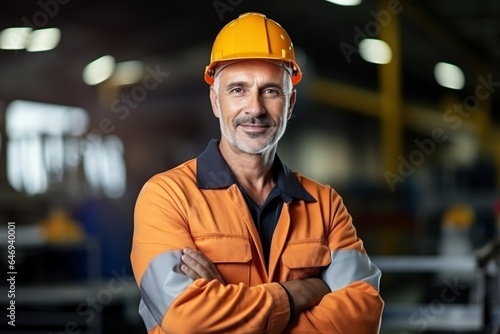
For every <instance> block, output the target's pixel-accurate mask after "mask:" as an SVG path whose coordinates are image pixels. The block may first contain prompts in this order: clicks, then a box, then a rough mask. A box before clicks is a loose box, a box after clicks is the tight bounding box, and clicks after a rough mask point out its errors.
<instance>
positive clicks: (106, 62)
mask: <svg viewBox="0 0 500 334" xmlns="http://www.w3.org/2000/svg"><path fill="white" fill-rule="evenodd" d="M114 70H115V58H113V57H112V56H102V57H101V58H99V59H96V60H94V61H93V62H91V63H89V64H88V65H87V66H85V68H84V69H83V74H82V77H83V81H84V82H85V83H86V84H87V85H91V86H93V85H97V84H99V83H101V82H103V81H105V80H106V79H108V78H109V77H110V76H111V75H112V74H113V71H114Z"/></svg>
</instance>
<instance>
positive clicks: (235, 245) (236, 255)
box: [193, 234, 252, 263]
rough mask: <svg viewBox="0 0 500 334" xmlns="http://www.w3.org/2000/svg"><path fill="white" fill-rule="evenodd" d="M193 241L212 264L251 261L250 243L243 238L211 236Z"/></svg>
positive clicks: (199, 237) (200, 237)
mask: <svg viewBox="0 0 500 334" xmlns="http://www.w3.org/2000/svg"><path fill="white" fill-rule="evenodd" d="M193 239H194V242H195V244H196V246H197V247H198V249H199V250H200V251H201V252H202V253H203V254H205V255H206V256H207V257H208V258H209V259H210V260H212V262H214V263H224V262H231V263H247V262H248V261H250V260H251V259H252V252H251V250H250V243H249V241H248V239H247V238H246V237H245V236H239V235H236V236H232V235H217V234H215V235H214V234H211V235H204V236H196V237H194V238H193Z"/></svg>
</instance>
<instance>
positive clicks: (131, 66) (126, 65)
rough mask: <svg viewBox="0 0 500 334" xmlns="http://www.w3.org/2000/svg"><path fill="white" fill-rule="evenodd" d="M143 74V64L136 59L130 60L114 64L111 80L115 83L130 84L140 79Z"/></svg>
mask: <svg viewBox="0 0 500 334" xmlns="http://www.w3.org/2000/svg"><path fill="white" fill-rule="evenodd" d="M143 74H144V64H143V63H142V62H140V61H138V60H130V61H125V62H123V63H118V64H116V69H115V72H114V73H113V79H112V80H113V82H114V83H115V84H116V85H130V84H133V83H136V82H138V81H139V80H141V78H142V76H143Z"/></svg>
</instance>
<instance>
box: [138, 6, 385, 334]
mask: <svg viewBox="0 0 500 334" xmlns="http://www.w3.org/2000/svg"><path fill="white" fill-rule="evenodd" d="M301 76H302V74H301V72H300V68H299V66H298V65H297V63H296V61H295V54H294V49H293V45H292V43H291V40H290V38H289V36H288V34H287V33H286V31H285V30H284V29H283V28H282V27H281V26H280V25H279V24H278V23H276V22H275V21H273V20H270V19H268V18H266V17H265V16H264V15H262V14H259V13H247V14H243V15H240V16H239V17H238V18H237V19H235V20H234V21H232V22H230V23H229V24H227V25H226V26H225V27H224V28H223V29H222V30H221V31H220V32H219V34H218V36H217V38H216V40H215V42H214V45H213V49H212V57H211V62H210V64H209V65H208V66H207V68H206V72H205V80H206V82H207V83H208V84H209V85H210V101H211V104H212V109H213V112H214V114H215V116H216V117H217V118H218V119H219V121H220V128H221V134H222V135H221V138H220V140H212V141H211V142H210V143H209V145H208V147H207V149H206V150H205V151H204V152H203V153H202V154H201V155H200V156H198V157H197V158H196V159H193V160H190V161H187V162H185V163H183V164H181V165H179V166H177V167H175V168H173V169H171V170H169V171H166V172H163V173H160V174H157V175H155V176H153V177H152V178H151V179H150V180H149V181H148V182H147V183H146V184H145V185H144V187H143V189H142V190H141V193H140V195H139V197H138V199H137V204H136V209H135V210H136V211H135V227H134V237H133V248H132V254H131V260H132V265H133V269H134V275H135V278H136V280H137V283H138V285H139V287H140V290H141V296H142V300H141V304H140V310H139V312H140V314H141V316H142V318H143V319H144V322H145V325H146V327H147V329H148V332H149V333H328V334H332V333H355V334H362V333H377V332H378V331H379V327H380V319H381V313H382V309H383V301H382V299H381V298H380V295H379V292H378V289H379V280H380V275H381V273H380V271H379V269H378V268H377V267H375V266H374V265H373V264H372V263H371V262H370V260H369V258H368V256H367V254H366V252H365V250H364V248H363V245H362V242H361V241H360V240H359V239H358V238H357V236H356V231H355V229H354V227H353V225H352V222H351V217H350V216H349V214H348V213H347V211H346V208H345V207H344V205H343V203H342V199H341V198H340V196H339V195H338V194H337V193H336V192H335V191H334V190H333V189H332V188H331V187H329V186H326V185H321V184H319V183H317V182H315V181H313V180H310V179H308V178H306V177H304V176H302V175H300V174H298V173H294V172H292V171H290V169H289V168H288V167H287V166H286V165H284V164H283V163H282V162H281V161H280V159H279V157H278V156H277V155H276V149H277V145H278V141H279V140H280V138H281V137H282V135H283V133H284V132H285V128H286V124H287V121H288V120H289V118H290V116H291V114H292V109H293V106H294V104H295V99H296V91H295V89H294V85H295V84H297V83H298V82H299V81H300V79H301Z"/></svg>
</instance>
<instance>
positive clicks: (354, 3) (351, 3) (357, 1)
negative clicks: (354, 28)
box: [326, 0, 361, 6]
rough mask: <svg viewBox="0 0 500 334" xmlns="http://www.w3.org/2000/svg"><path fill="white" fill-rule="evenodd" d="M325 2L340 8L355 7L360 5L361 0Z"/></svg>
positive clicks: (332, 0)
mask: <svg viewBox="0 0 500 334" xmlns="http://www.w3.org/2000/svg"><path fill="white" fill-rule="evenodd" d="M326 1H328V2H331V3H334V4H336V5H340V6H357V5H359V4H360V3H361V0H326Z"/></svg>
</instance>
